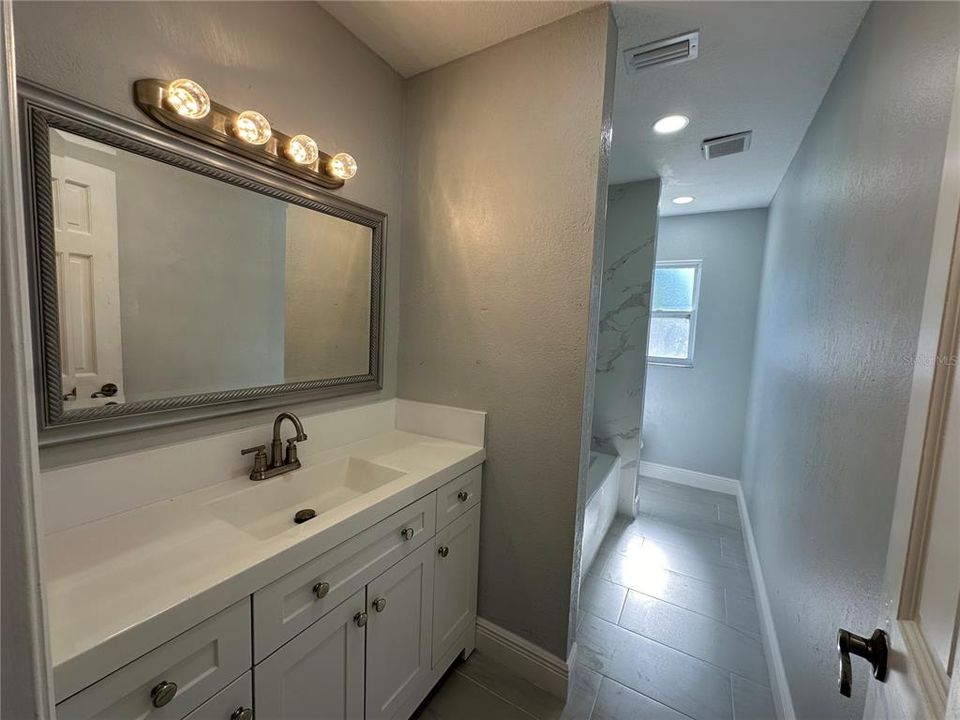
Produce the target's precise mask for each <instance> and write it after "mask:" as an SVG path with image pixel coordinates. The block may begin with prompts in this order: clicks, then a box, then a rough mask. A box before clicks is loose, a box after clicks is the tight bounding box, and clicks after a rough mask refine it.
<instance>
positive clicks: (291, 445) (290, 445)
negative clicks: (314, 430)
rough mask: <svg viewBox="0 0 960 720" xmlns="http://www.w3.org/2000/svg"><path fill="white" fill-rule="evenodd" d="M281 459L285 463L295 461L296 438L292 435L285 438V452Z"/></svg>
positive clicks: (288, 463)
mask: <svg viewBox="0 0 960 720" xmlns="http://www.w3.org/2000/svg"><path fill="white" fill-rule="evenodd" d="M304 437H306V436H304ZM283 461H284V463H285V464H287V465H290V464H291V463H295V462H296V461H297V438H295V437H292V438H288V439H287V452H286V455H285V456H284V458H283Z"/></svg>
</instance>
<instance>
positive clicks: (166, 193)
mask: <svg viewBox="0 0 960 720" xmlns="http://www.w3.org/2000/svg"><path fill="white" fill-rule="evenodd" d="M49 135H50V137H49V139H50V163H51V165H50V167H51V186H52V200H53V202H52V205H53V218H52V219H53V224H54V228H55V239H56V273H57V291H58V302H59V332H60V358H61V361H60V365H61V368H60V369H61V377H62V383H63V387H62V390H63V399H64V407H63V409H64V411H65V412H69V411H70V410H74V409H79V408H89V407H95V406H101V405H107V404H122V403H132V402H138V401H144V400H155V399H159V398H168V397H182V396H189V395H199V394H204V393H217V392H224V391H231V390H237V389H242V388H254V387H262V386H272V385H281V384H285V383H298V382H308V381H315V380H319V379H325V378H343V377H348V376H354V375H366V374H368V373H371V372H373V370H372V368H371V302H372V300H371V297H372V292H371V291H372V288H371V283H372V277H373V271H374V268H373V255H374V253H373V250H374V248H373V230H372V228H371V227H369V226H367V225H361V224H359V223H354V222H350V221H348V220H344V219H341V218H338V217H335V216H333V215H327V214H324V213H321V212H318V211H315V210H313V209H310V208H308V207H304V206H301V205H296V204H293V203H290V202H287V201H285V200H280V199H276V198H273V197H270V196H268V195H266V194H262V193H259V192H255V191H253V190H248V189H246V188H243V187H239V186H237V185H233V184H230V183H227V182H221V181H219V180H216V179H214V178H211V177H207V176H205V175H201V174H198V173H193V172H190V171H188V170H186V169H183V168H179V167H176V166H174V165H170V164H167V163H164V162H160V161H157V160H153V159H150V158H148V157H145V156H143V155H139V154H136V153H132V152H127V151H126V150H123V149H120V148H116V147H111V146H109V145H105V144H102V143H100V142H97V141H93V140H90V139H87V138H84V137H81V136H78V135H74V134H72V133H69V132H66V131H64V130H60V129H50V130H49Z"/></svg>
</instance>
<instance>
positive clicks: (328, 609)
mask: <svg viewBox="0 0 960 720" xmlns="http://www.w3.org/2000/svg"><path fill="white" fill-rule="evenodd" d="M403 403H405V401H390V402H388V403H379V404H378V405H377V406H374V407H375V412H377V413H378V414H380V415H384V414H385V413H386V412H390V411H391V410H392V407H391V406H392V405H394V404H403ZM407 405H410V406H415V407H416V409H417V410H418V411H420V412H422V410H423V408H424V407H427V408H429V407H430V406H422V405H421V404H419V403H408V404H407ZM380 406H388V408H387V409H386V410H384V409H382V408H381V407H380ZM444 410H445V411H446V412H448V413H449V412H464V411H451V410H450V409H444ZM350 412H352V413H353V414H354V415H358V414H362V413H363V412H364V409H362V408H361V409H358V410H353V411H350ZM394 412H395V411H394ZM408 414H409V413H408ZM339 415H343V413H342V412H341V413H330V414H328V415H325V416H321V418H320V420H315V421H314V422H313V427H311V419H309V418H308V419H306V421H305V425H307V427H308V431H309V432H310V434H311V435H313V436H315V437H316V436H317V435H318V433H322V432H324V428H326V427H331V426H333V425H336V424H337V422H338V420H337V416H339ZM475 415H476V416H479V417H480V418H482V413H475ZM397 416H398V417H399V418H401V420H400V421H399V422H397V423H396V425H397V427H396V428H394V429H392V430H387V431H386V432H377V433H375V434H373V435H370V436H369V437H366V438H363V439H360V440H358V441H356V442H352V443H349V444H347V445H343V446H337V447H331V448H329V449H325V450H321V451H319V452H316V451H314V452H309V453H307V454H306V455H305V457H304V462H303V467H302V468H301V469H298V470H295V471H293V472H290V473H288V474H285V475H281V476H279V477H275V478H272V479H269V480H264V481H260V482H253V481H251V480H250V479H248V478H247V477H246V476H240V477H234V478H232V479H230V480H228V481H226V482H221V483H218V484H215V485H211V486H209V487H204V488H200V489H198V490H195V491H192V492H189V493H186V494H183V495H179V496H176V497H172V498H169V499H166V500H163V501H160V502H154V503H151V504H149V505H146V506H143V507H139V508H135V509H132V510H129V511H126V512H122V513H119V514H116V515H111V516H108V517H105V518H102V519H100V520H96V521H94V522H88V523H84V524H81V525H78V526H76V527H71V528H68V529H64V530H62V531H60V532H55V533H53V534H51V535H48V536H47V538H46V542H45V552H46V558H47V577H46V587H47V593H48V607H49V616H50V633H51V638H50V639H51V649H52V653H53V661H54V676H55V687H56V694H57V701H58V705H57V714H58V717H59V718H62V719H64V720H81V719H87V718H158V719H159V718H187V717H189V718H191V720H199V719H201V718H202V719H203V720H206V719H207V718H223V719H224V720H249V719H250V718H253V717H254V716H256V717H259V718H263V719H266V718H269V719H271V720H272V719H274V718H276V719H278V720H282V719H283V718H298V719H299V718H313V717H316V718H368V719H371V720H372V719H373V718H384V719H386V718H406V717H408V716H409V715H410V714H411V713H412V712H413V711H414V710H415V709H416V707H417V706H418V705H419V704H420V702H421V701H422V700H423V699H424V698H425V697H426V695H427V694H428V693H429V691H430V689H431V688H432V687H433V686H434V684H435V683H436V682H437V680H439V678H440V677H441V676H442V675H443V673H444V672H445V671H446V670H447V668H448V667H449V666H450V665H451V664H452V663H453V661H454V660H455V659H456V658H457V657H458V656H460V655H464V656H466V655H468V654H469V653H470V652H471V651H472V650H473V647H474V636H475V620H476V597H477V557H478V544H479V532H480V499H481V475H482V465H481V463H482V461H483V459H484V450H483V448H482V446H480V445H474V444H471V443H468V442H460V441H456V440H450V439H445V438H442V437H436V436H429V435H425V434H421V432H422V430H421V432H410V431H409V430H403V429H398V428H400V427H407V428H409V427H411V423H410V422H409V421H407V422H404V421H403V420H402V416H403V413H397ZM481 422H482V420H481ZM318 423H321V426H320V427H317V425H318ZM358 424H359V423H358ZM481 427H482V426H481ZM416 429H421V428H416ZM441 432H442V431H441ZM446 434H449V433H446ZM479 437H480V438H481V440H480V441H479V442H481V443H482V430H481V431H480V434H479ZM238 440H239V438H238ZM217 442H220V443H225V442H228V439H227V438H218V439H217ZM232 444H234V445H235V444H237V442H236V441H233V443H232ZM308 445H309V443H305V445H304V450H305V451H306V450H307V446H308ZM163 452H165V453H167V455H168V457H165V458H159V459H158V458H153V461H155V462H156V461H159V462H160V463H161V464H162V463H163V462H170V461H173V460H174V450H172V449H170V448H165V449H164V451H163ZM181 452H182V451H181ZM110 462H112V463H114V465H113V466H112V467H104V468H102V469H101V470H102V471H103V472H105V473H115V472H117V470H118V468H119V465H117V464H116V463H117V462H123V463H124V464H125V465H126V466H127V467H130V466H131V464H132V461H131V459H130V458H129V456H127V457H125V458H121V459H119V460H113V461H110ZM101 464H103V463H101ZM70 471H71V469H70V468H67V469H64V470H62V471H58V473H59V474H60V475H65V474H67V473H69V472H70ZM60 479H62V478H60ZM76 479H77V481H78V482H82V481H83V478H76ZM53 480H54V481H56V480H57V478H53ZM54 484H55V482H54ZM307 507H309V508H312V509H315V510H316V511H317V514H316V516H315V517H314V518H313V519H311V520H309V521H307V522H303V523H300V524H297V523H295V522H294V514H295V512H296V511H297V510H298V509H301V508H307Z"/></svg>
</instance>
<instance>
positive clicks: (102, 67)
mask: <svg viewBox="0 0 960 720" xmlns="http://www.w3.org/2000/svg"><path fill="white" fill-rule="evenodd" d="M14 20H15V24H16V45H17V62H18V71H19V73H20V74H21V75H22V76H24V77H26V78H29V79H31V80H34V81H36V82H40V83H43V84H44V85H48V86H50V87H53V88H55V89H57V90H61V91H63V92H67V93H69V94H71V95H74V96H77V97H80V98H82V99H84V100H87V101H89V102H91V103H93V104H95V105H99V106H100V107H104V108H107V109H110V110H113V111H114V112H117V113H120V114H122V115H126V116H128V117H131V118H134V119H136V120H139V121H141V122H149V121H148V120H147V119H146V118H145V117H144V116H143V115H142V114H141V113H140V111H139V110H138V109H137V108H136V106H134V104H133V101H132V99H131V85H132V83H133V81H134V80H136V79H137V78H141V77H163V78H174V77H181V76H186V77H191V78H194V79H196V80H197V81H199V82H201V83H202V84H203V85H204V87H206V88H207V90H208V91H209V92H210V94H211V96H212V97H213V98H214V99H215V100H217V101H218V102H221V103H223V104H225V105H227V106H229V107H233V108H238V109H239V108H248V107H252V108H256V109H259V110H260V111H262V112H263V113H264V114H265V115H266V116H267V117H268V118H269V119H270V121H271V122H272V123H273V124H274V125H275V126H276V127H277V128H278V129H280V130H282V131H284V132H286V133H289V134H293V133H296V132H305V133H307V134H309V135H310V136H312V137H313V138H315V139H316V141H317V143H318V144H319V146H320V147H321V148H323V149H324V150H345V151H348V152H350V153H351V154H352V155H353V156H354V157H356V158H357V162H358V163H359V166H360V169H359V172H358V173H357V176H356V177H355V178H353V179H352V180H351V181H350V182H348V183H347V185H346V187H344V188H343V189H342V190H338V191H335V192H336V193H337V194H339V195H341V196H343V197H347V198H350V199H352V200H356V201H358V202H360V203H363V204H365V205H369V206H372V207H375V208H378V209H380V210H383V211H384V212H386V213H387V214H388V215H389V226H388V232H387V262H386V303H385V307H386V318H385V320H386V337H385V346H386V347H385V361H384V389H383V391H382V392H379V393H371V394H365V395H362V396H355V397H353V398H344V399H340V400H334V401H328V402H326V403H324V407H340V406H346V405H351V404H357V403H359V402H369V401H370V400H374V399H379V398H387V397H393V396H394V395H395V394H396V386H397V382H396V354H397V338H398V317H399V310H398V298H399V257H400V256H399V250H400V225H401V223H400V196H401V191H400V174H401V163H400V159H401V158H400V141H401V135H402V115H403V83H402V80H401V78H400V76H399V75H398V74H397V73H396V72H394V71H393V70H392V69H391V68H390V67H389V66H388V65H387V64H386V63H385V62H384V61H383V60H381V59H380V58H379V57H378V56H377V55H375V54H374V53H373V52H372V51H371V50H370V49H369V48H367V47H366V46H365V45H363V44H362V43H361V42H360V41H359V40H357V39H356V38H355V37H354V36H353V35H352V34H351V33H350V32H348V31H347V30H346V29H345V28H344V27H343V26H342V25H340V23H338V22H337V21H336V20H334V19H333V18H332V17H331V16H330V15H329V14H328V13H327V12H326V11H325V10H323V9H322V8H321V7H320V6H319V5H317V4H315V3H310V2H236V3H233V2H209V3H205V2H181V3H178V2H102V3H101V2H62V3H61V2H50V3H33V2H23V3H16V5H15V7H14ZM296 409H297V410H298V411H301V412H309V406H308V407H300V408H296ZM273 415H275V412H273V411H261V412H255V413H249V414H242V415H233V416H229V417H226V418H221V419H217V420H209V421H200V422H196V423H190V424H186V425H178V426H174V427H170V428H164V429H158V430H151V431H150V432H149V433H131V434H126V435H122V436H116V437H113V438H108V439H102V440H96V441H88V442H83V443H74V444H72V445H67V446H61V447H56V448H48V449H45V450H44V451H43V452H42V454H41V462H42V463H43V464H44V466H46V467H51V466H56V465H62V464H67V463H71V462H79V461H82V460H85V459H90V458H96V457H102V456H105V455H112V454H116V453H120V452H126V451H131V450H135V449H138V448H144V447H151V446H155V445H159V444H165V443H169V442H177V441H180V440H184V439H187V438H191V437H197V436H198V435H204V434H214V433H218V432H222V431H225V430H227V429H230V428H237V427H246V426H249V425H252V424H257V423H265V422H267V421H269V419H270V418H272V416H273Z"/></svg>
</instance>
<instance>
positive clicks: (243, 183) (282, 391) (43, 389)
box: [17, 79, 387, 446]
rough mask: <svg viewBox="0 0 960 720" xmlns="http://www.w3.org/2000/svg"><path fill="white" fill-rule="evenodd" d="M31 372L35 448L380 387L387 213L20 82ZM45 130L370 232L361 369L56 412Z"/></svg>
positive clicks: (55, 309)
mask: <svg viewBox="0 0 960 720" xmlns="http://www.w3.org/2000/svg"><path fill="white" fill-rule="evenodd" d="M17 90H18V96H19V105H20V123H21V137H22V138H23V139H22V143H23V177H24V186H25V187H24V190H25V200H26V204H25V207H26V211H25V212H26V225H27V242H28V243H29V247H28V257H29V260H30V268H29V271H30V272H29V275H30V281H31V293H32V297H31V313H32V317H31V322H32V326H33V330H34V333H33V345H34V371H35V377H36V392H37V414H38V416H39V417H38V421H39V430H40V445H41V446H45V445H55V444H60V443H64V442H72V441H76V440H83V439H88V438H95V437H103V436H106V435H114V434H117V433H123V432H133V431H137V430H146V429H150V428H153V427H158V426H162V425H172V424H176V423H182V422H188V421H190V420H198V419H202V418H208V417H215V416H220V415H229V414H234V413H240V412H246V411H250V410H256V409H259V408H268V407H276V406H278V405H288V404H293V403H299V402H307V401H310V400H317V399H320V398H330V397H335V396H340V395H347V394H352V393H360V392H372V391H375V390H379V389H381V388H382V387H383V380H382V378H383V315H384V313H383V302H384V299H383V293H384V287H383V273H384V259H385V251H386V248H385V243H386V230H387V216H386V214H385V213H383V212H380V211H379V210H374V209H372V208H368V207H365V206H363V205H359V204H357V203H354V202H351V201H349V200H345V199H344V198H341V197H338V196H336V195H333V194H331V193H329V192H327V191H325V190H323V189H321V188H319V187H317V186H316V185H312V184H310V183H309V182H307V181H305V180H303V179H300V178H299V177H297V176H296V175H293V174H287V173H285V172H283V170H281V169H277V168H272V167H267V166H265V165H262V164H259V163H256V162H254V161H252V160H248V159H246V158H244V157H240V156H238V155H234V154H231V153H230V152H229V151H227V150H221V149H219V148H213V147H210V146H208V145H204V144H202V143H200V142H198V141H195V140H191V139H189V138H185V137H182V136H180V135H176V134H174V133H172V132H169V131H167V130H164V129H162V128H155V127H150V126H148V125H144V124H141V123H138V122H136V121H133V120H130V119H128V118H126V117H122V116H120V115H116V114H114V113H111V112H109V111H106V110H103V109H101V108H98V107H95V106H93V105H90V104H88V103H85V102H83V101H81V100H77V99H75V98H72V97H69V96H67V95H64V94H62V93H59V92H57V91H54V90H50V89H49V88H45V87H43V86H41V85H37V84H35V83H32V82H30V81H28V80H24V79H19V80H18V83H17ZM51 128H56V129H60V130H65V131H67V132H71V133H74V134H77V135H81V136H83V137H87V138H90V139H92V140H96V141H99V142H102V143H105V144H108V145H112V146H114V147H117V148H120V149H122V150H126V151H128V152H132V153H136V154H138V155H142V156H144V157H148V158H150V159H153V160H157V161H160V162H164V163H167V164H169V165H173V166H175V167H179V168H182V169H185V170H189V171H191V172H195V173H198V174H201V175H205V176H207V177H210V178H213V179H215V180H220V181H222V182H226V183H230V184H232V185H236V186H238V187H242V188H246V189H248V190H253V191H255V192H258V193H262V194H264V195H268V196H269V197H272V198H276V199H279V200H284V201H286V202H289V203H293V204H295V205H300V206H302V207H305V208H309V209H311V210H315V211H317V212H322V213H325V214H327V215H332V216H334V217H338V218H342V219H344V220H348V221H350V222H354V223H359V224H361V225H365V226H367V227H369V228H370V229H371V230H372V236H373V243H372V246H373V247H372V257H371V282H370V353H369V367H368V372H366V373H364V374H362V375H351V376H346V377H334V378H321V379H317V380H310V381H304V382H296V383H284V384H279V385H264V386H259V387H251V388H241V389H236V390H227V391H222V392H216V393H200V394H194V395H181V396H178V397H169V398H161V399H156V400H143V401H137V402H130V403H125V404H122V405H106V406H102V407H96V408H82V409H78V410H64V403H63V388H62V380H61V371H60V340H59V305H58V300H57V295H58V294H57V275H56V248H55V236H54V225H53V206H52V193H51V186H50V138H49V131H50V129H51Z"/></svg>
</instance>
